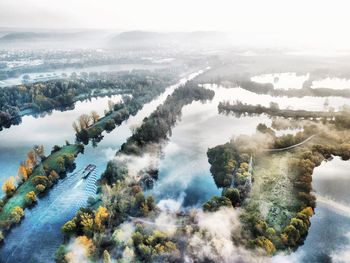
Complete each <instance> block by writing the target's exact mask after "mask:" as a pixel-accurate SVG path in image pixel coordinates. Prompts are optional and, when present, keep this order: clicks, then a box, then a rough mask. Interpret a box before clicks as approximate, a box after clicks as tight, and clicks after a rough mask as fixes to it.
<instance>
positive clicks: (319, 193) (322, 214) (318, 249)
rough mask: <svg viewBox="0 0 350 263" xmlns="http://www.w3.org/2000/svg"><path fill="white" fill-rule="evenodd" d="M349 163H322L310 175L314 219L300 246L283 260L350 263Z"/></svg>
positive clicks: (340, 161) (335, 159)
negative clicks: (313, 195) (313, 193)
mask: <svg viewBox="0 0 350 263" xmlns="http://www.w3.org/2000/svg"><path fill="white" fill-rule="evenodd" d="M349 170H350V162H349V161H342V160H341V159H340V158H339V157H336V158H334V159H333V160H332V161H327V162H326V161H325V162H323V163H322V164H321V166H319V167H317V168H316V169H315V170H314V173H313V176H312V178H313V182H312V186H313V189H314V191H315V193H316V198H317V199H316V210H315V215H314V216H313V217H312V218H311V227H310V231H309V234H308V236H307V238H306V240H305V243H304V245H303V246H301V247H300V248H299V249H298V250H297V251H296V252H295V253H294V254H292V255H290V256H286V257H282V258H284V259H286V260H288V261H290V262H305V263H328V262H334V263H346V262H350V206H349V203H350V195H349V189H350V174H349Z"/></svg>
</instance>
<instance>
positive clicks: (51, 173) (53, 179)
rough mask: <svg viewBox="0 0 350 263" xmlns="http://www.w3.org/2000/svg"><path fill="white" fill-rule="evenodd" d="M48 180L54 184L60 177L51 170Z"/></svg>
mask: <svg viewBox="0 0 350 263" xmlns="http://www.w3.org/2000/svg"><path fill="white" fill-rule="evenodd" d="M48 178H49V180H50V181H51V182H52V183H56V182H57V181H58V179H59V178H60V176H59V175H58V173H57V172H56V171H55V170H51V172H50V174H49V176H48Z"/></svg>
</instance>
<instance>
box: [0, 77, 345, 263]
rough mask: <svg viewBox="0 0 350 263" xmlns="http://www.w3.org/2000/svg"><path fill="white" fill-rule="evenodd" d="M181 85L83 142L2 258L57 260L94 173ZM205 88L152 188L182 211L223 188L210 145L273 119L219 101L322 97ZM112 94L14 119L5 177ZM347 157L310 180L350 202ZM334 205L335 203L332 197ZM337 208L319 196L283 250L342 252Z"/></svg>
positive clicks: (2, 149)
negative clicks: (295, 242) (303, 230)
mask: <svg viewBox="0 0 350 263" xmlns="http://www.w3.org/2000/svg"><path fill="white" fill-rule="evenodd" d="M195 75H196V74H192V75H190V76H188V77H186V78H183V79H182V80H181V81H180V83H184V82H185V81H186V80H187V79H190V78H193V77H194V76H195ZM176 87H177V85H174V86H171V87H169V88H167V90H166V91H165V92H164V93H163V94H162V95H161V96H159V97H158V98H157V99H155V100H154V101H152V102H151V103H149V104H146V105H145V106H144V107H143V108H142V110H141V111H139V112H138V114H136V115H135V116H133V117H131V118H130V119H129V120H128V121H126V122H124V123H123V124H122V125H121V126H119V127H117V128H116V129H115V130H113V131H112V132H110V133H104V138H103V140H102V141H101V142H100V143H98V145H97V147H93V146H91V145H88V146H86V147H85V153H84V154H81V155H79V156H78V158H77V159H76V169H75V171H74V172H72V173H70V174H68V176H67V178H65V179H64V180H61V181H60V182H59V183H58V184H57V186H55V187H53V189H51V190H50V191H49V193H48V194H47V195H46V196H45V197H43V198H41V199H40V200H39V202H38V204H37V206H35V207H34V208H33V209H31V210H26V218H25V219H24V220H23V222H22V223H21V224H20V225H19V226H17V227H16V228H14V229H13V230H12V231H11V232H10V233H9V234H8V235H7V237H6V242H5V244H4V246H2V247H1V249H0V256H1V260H0V262H2V261H4V262H52V261H53V254H54V252H55V250H56V249H57V247H58V245H59V244H60V243H61V242H62V235H61V234H60V227H61V226H62V225H63V224H64V223H65V222H66V221H67V220H69V219H71V218H72V217H73V216H74V215H75V213H76V211H77V210H78V209H79V207H81V206H84V205H85V204H86V201H87V198H88V197H89V196H94V194H95V190H96V185H95V182H96V180H97V179H98V178H99V176H100V175H101V173H102V172H103V171H104V170H105V167H106V164H107V162H108V160H110V159H112V158H113V157H114V155H115V153H116V151H117V150H118V149H119V148H120V146H121V144H122V143H123V142H125V141H126V139H127V138H128V137H129V136H130V135H131V129H132V128H134V127H135V126H137V125H139V124H140V123H141V122H142V120H143V118H144V117H146V116H148V115H149V114H150V113H151V112H152V111H153V110H155V108H156V107H157V106H158V105H159V104H161V103H162V102H163V101H164V100H165V99H166V96H167V95H169V94H171V93H172V92H173V90H174V89H175V88H176ZM205 87H207V88H210V89H213V90H214V91H215V96H214V98H213V100H212V101H210V102H206V103H204V104H202V103H201V102H193V103H192V104H190V105H187V106H185V107H184V108H183V111H182V116H181V118H180V120H179V121H178V123H177V125H176V126H175V127H174V128H173V130H172V135H171V137H170V139H169V141H168V143H167V144H166V145H164V148H163V155H162V156H163V158H162V159H161V161H160V166H159V179H158V181H157V182H156V183H155V186H154V188H153V189H152V190H150V191H149V192H150V193H152V194H154V195H155V197H156V200H157V201H158V204H159V205H160V206H161V207H163V208H168V209H172V210H183V209H184V210H185V209H188V208H191V207H199V206H201V204H202V203H203V202H205V201H206V200H208V199H209V198H210V197H211V196H212V195H214V194H220V192H221V189H218V188H217V187H216V185H215V183H214V181H213V179H212V176H211V174H210V171H209V168H210V166H209V163H208V161H207V157H206V152H207V149H208V148H210V147H214V146H216V145H218V144H223V143H226V142H227V141H229V139H230V138H232V137H234V136H238V135H240V134H246V135H250V134H253V133H255V128H256V126H257V125H258V124H259V123H261V122H263V123H265V124H267V125H269V124H270V123H271V120H270V119H269V118H268V117H267V116H265V115H261V116H255V117H248V116H247V117H240V118H237V117H235V116H234V115H231V114H229V115H224V114H219V113H218V109H217V106H218V103H219V102H221V101H224V100H230V101H233V100H236V99H238V100H241V101H242V102H245V103H253V104H256V103H260V104H262V105H268V104H269V103H270V102H271V101H276V102H278V103H279V104H280V107H281V108H287V107H288V106H291V107H293V108H295V109H310V110H311V109H312V110H322V108H323V102H324V99H325V98H314V97H306V98H292V99H290V98H284V97H280V98H273V97H270V96H268V95H257V94H254V93H251V92H248V91H246V90H243V89H241V88H231V89H226V88H223V87H220V86H216V85H205ZM117 99H119V97H118V96H115V97H113V100H117ZM107 100H108V98H99V99H93V100H92V101H85V102H78V103H77V104H76V106H75V109H74V110H71V111H66V112H58V111H54V112H53V113H52V114H51V115H47V116H45V117H44V118H38V119H35V118H33V117H31V116H25V117H24V118H23V122H22V124H20V125H19V126H12V127H11V128H10V129H7V130H4V131H2V132H1V133H0V155H1V156H0V162H1V163H0V167H1V169H0V179H1V178H2V177H8V176H9V175H11V174H13V173H16V172H17V167H18V163H19V160H22V159H24V158H25V153H26V152H27V151H28V150H29V149H30V147H31V146H32V145H33V144H44V146H45V149H46V151H47V152H49V150H50V149H51V148H52V146H53V145H54V144H59V145H61V144H62V143H64V140H66V139H67V140H70V141H73V140H74V133H73V130H72V128H71V123H72V121H73V120H75V119H76V118H77V117H78V116H79V115H80V114H82V113H86V112H90V111H91V110H98V111H99V112H100V113H102V112H103V110H104V109H105V108H106V107H107ZM329 102H330V105H331V106H333V107H335V106H336V105H343V104H344V103H349V102H350V100H349V99H340V98H329ZM4 158H7V159H4ZM90 163H91V164H95V165H96V166H97V168H96V170H95V171H94V173H93V174H91V175H90V176H89V177H88V178H87V179H86V180H83V179H82V178H81V171H82V170H83V169H84V168H85V167H86V165H88V164H90ZM331 164H334V165H335V166H336V167H333V166H332V167H330V168H329V169H328V170H327V169H326V168H325V167H328V165H331ZM346 164H348V163H347V162H342V161H340V160H337V159H334V160H333V161H332V162H329V163H325V164H323V165H322V166H320V167H319V168H317V169H315V175H314V182H313V184H314V188H315V190H316V191H317V193H318V194H320V195H321V196H323V197H325V198H328V199H331V200H333V202H336V201H338V199H337V198H340V199H339V200H341V201H342V204H343V203H345V202H347V201H350V200H348V199H346V200H347V201H346V200H345V199H344V198H345V197H348V195H347V192H346V189H347V187H348V186H349V185H346V184H345V181H341V178H343V179H344V180H346V179H345V175H344V171H347V170H348V169H349V168H350V167H345V165H346ZM5 169H6V170H5ZM322 169H323V170H322ZM322 171H323V172H322ZM341 173H342V175H340V174H341ZM322 174H324V175H325V176H330V177H328V178H329V179H327V180H326V179H322V178H323V177H325V176H322ZM338 174H339V176H337V175H338ZM332 176H336V178H337V180H338V178H339V182H340V183H339V184H338V185H336V186H334V188H330V187H328V186H329V185H330V183H333V182H334V181H333V180H331V178H333V177H332ZM317 178H318V179H317ZM318 180H319V181H318ZM330 180H331V181H330ZM347 182H349V181H347ZM321 189H323V190H321ZM339 189H341V191H339ZM340 192H342V193H343V194H340ZM332 194H333V195H332ZM332 204H333V206H334V203H332ZM340 207H341V209H340V210H341V211H342V212H341V213H340V212H339V207H338V210H337V211H338V212H337V211H335V210H334V208H332V207H330V206H329V205H327V202H324V203H323V204H322V203H319V202H318V203H317V209H316V215H315V216H314V217H313V218H312V227H311V228H310V234H309V236H308V238H307V239H306V242H305V245H304V246H302V247H300V249H299V250H298V251H297V252H296V253H294V254H293V255H292V256H288V257H283V259H284V260H291V261H292V262H330V261H317V260H319V259H320V255H321V257H325V256H324V255H323V254H322V253H323V251H325V252H324V253H325V255H328V256H329V257H333V258H334V253H338V251H344V249H346V248H347V244H348V243H347V242H348V239H349V237H348V236H347V235H346V234H347V233H350V224H349V218H348V217H347V216H346V213H345V214H344V211H346V209H345V210H344V207H342V206H340ZM348 235H349V236H350V234H348ZM325 237H327V238H325ZM328 240H332V241H334V242H332V244H333V246H329V245H328V244H327V242H328ZM345 241H346V242H345ZM329 242H330V241H329ZM320 253H321V254H320ZM306 255H312V257H314V258H315V260H314V261H306V260H305V259H306Z"/></svg>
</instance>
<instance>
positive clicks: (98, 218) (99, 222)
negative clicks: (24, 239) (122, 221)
mask: <svg viewBox="0 0 350 263" xmlns="http://www.w3.org/2000/svg"><path fill="white" fill-rule="evenodd" d="M107 218H108V210H107V208H105V207H103V206H100V207H99V208H98V209H97V210H96V213H95V224H96V227H97V228H98V229H101V228H102V226H103V223H104V222H105V221H106V219H107Z"/></svg>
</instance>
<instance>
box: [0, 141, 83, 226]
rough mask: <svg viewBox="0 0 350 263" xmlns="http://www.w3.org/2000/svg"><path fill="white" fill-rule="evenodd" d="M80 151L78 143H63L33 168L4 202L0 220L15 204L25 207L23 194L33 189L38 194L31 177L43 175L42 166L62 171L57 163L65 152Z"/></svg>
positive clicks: (5, 216) (7, 217)
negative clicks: (29, 174) (25, 179)
mask: <svg viewBox="0 0 350 263" xmlns="http://www.w3.org/2000/svg"><path fill="white" fill-rule="evenodd" d="M80 151H81V146H80V145H79V144H73V145H65V146H63V147H62V148H61V149H60V150H59V151H57V152H55V153H53V154H51V155H50V156H48V157H47V158H46V159H45V160H44V161H43V162H42V163H41V164H39V165H38V166H37V167H36V168H35V169H34V171H33V173H32V175H31V176H30V177H29V178H28V180H27V181H26V182H24V183H23V184H22V185H20V186H19V187H18V188H17V190H16V192H15V193H14V195H13V196H12V197H11V198H10V199H9V200H8V201H7V202H6V204H5V206H4V207H3V209H2V210H1V212H0V220H7V219H9V217H10V214H11V211H12V209H13V208H14V207H16V206H19V207H21V208H25V196H26V194H27V193H28V192H30V191H34V192H35V193H36V194H39V193H38V191H37V190H36V188H35V185H34V184H33V183H32V180H31V179H32V178H33V177H35V176H37V175H44V174H45V172H44V168H43V167H44V166H45V167H47V168H48V169H49V171H51V170H55V171H56V172H57V173H62V172H64V171H63V170H62V167H61V166H60V165H59V159H60V158H61V157H63V156H64V155H67V154H72V155H74V156H77V155H78V154H79V152H80Z"/></svg>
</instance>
